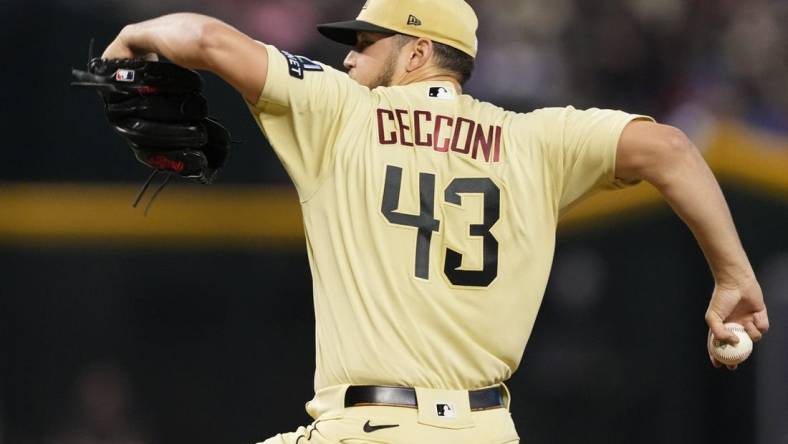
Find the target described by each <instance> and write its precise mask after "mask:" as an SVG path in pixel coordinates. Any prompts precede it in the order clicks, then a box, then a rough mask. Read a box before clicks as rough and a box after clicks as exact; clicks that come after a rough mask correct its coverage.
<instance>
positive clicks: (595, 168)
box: [535, 106, 653, 211]
mask: <svg viewBox="0 0 788 444" xmlns="http://www.w3.org/2000/svg"><path fill="white" fill-rule="evenodd" d="M535 114H536V115H537V117H538V119H539V120H540V121H541V124H540V125H539V126H540V128H541V129H542V134H541V136H542V138H543V140H542V146H543V148H544V149H546V150H547V152H546V153H545V160H546V163H547V168H548V170H549V173H550V177H551V179H552V181H553V185H554V189H555V190H556V191H557V193H556V197H557V199H558V202H557V206H558V209H559V211H563V210H564V209H566V208H568V207H569V206H571V205H572V204H573V203H575V202H577V201H579V200H580V199H581V198H583V197H585V196H587V195H589V194H591V193H593V192H594V191H598V190H602V189H616V188H624V187H627V186H630V185H634V184H636V183H637V182H633V183H626V182H624V181H621V180H619V179H617V178H616V176H615V170H616V152H617V149H618V141H619V139H620V138H621V133H622V132H623V131H624V127H626V126H627V124H628V123H630V122H632V121H633V120H639V119H646V120H653V119H652V118H651V117H648V116H641V115H636V114H628V113H625V112H623V111H616V110H608V109H597V108H591V109H587V110H577V109H575V108H573V107H571V106H569V107H566V108H545V109H542V110H539V111H536V112H535Z"/></svg>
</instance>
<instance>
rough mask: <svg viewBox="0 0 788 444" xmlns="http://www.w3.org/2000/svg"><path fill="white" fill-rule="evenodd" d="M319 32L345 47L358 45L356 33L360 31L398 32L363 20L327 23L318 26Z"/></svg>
mask: <svg viewBox="0 0 788 444" xmlns="http://www.w3.org/2000/svg"><path fill="white" fill-rule="evenodd" d="M317 30H318V32H320V33H321V34H323V36H324V37H326V38H328V39H330V40H333V41H335V42H339V43H342V44H344V45H350V46H355V45H356V33H357V32H360V31H365V32H382V33H386V34H395V33H396V31H392V30H390V29H386V28H384V27H382V26H378V25H373V24H372V23H369V22H365V21H362V20H350V21H347V22H336V23H325V24H322V25H317Z"/></svg>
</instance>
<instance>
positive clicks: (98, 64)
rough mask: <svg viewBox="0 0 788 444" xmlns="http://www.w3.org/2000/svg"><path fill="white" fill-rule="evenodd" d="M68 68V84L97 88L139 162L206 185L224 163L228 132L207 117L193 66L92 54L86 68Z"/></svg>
mask: <svg viewBox="0 0 788 444" xmlns="http://www.w3.org/2000/svg"><path fill="white" fill-rule="evenodd" d="M71 72H72V74H73V76H74V78H75V81H74V82H72V83H71V85H72V86H78V87H86V88H93V89H95V90H96V91H98V93H99V95H100V96H101V98H102V100H103V101H104V109H105V111H106V114H107V119H108V120H109V123H110V125H111V126H112V128H113V129H114V130H115V131H117V133H118V134H120V135H121V136H122V137H123V138H124V139H125V140H126V142H127V143H128V144H129V146H130V147H131V149H132V151H133V152H134V155H135V156H136V157H137V159H139V161H140V162H142V163H144V164H145V165H147V166H149V167H151V168H153V169H154V170H155V171H164V172H167V173H170V174H175V175H179V176H181V177H185V178H188V179H193V180H196V181H198V182H201V183H204V184H209V183H211V182H212V181H213V180H214V178H215V177H216V174H217V173H218V172H219V170H221V168H222V166H224V163H225V161H226V160H227V156H228V154H229V145H230V134H229V132H228V131H227V129H225V128H224V127H223V126H222V125H221V124H220V123H218V122H217V121H215V120H213V119H210V118H208V117H207V108H208V106H207V103H206V101H205V97H203V96H202V94H201V93H200V92H201V91H202V79H201V78H200V75H199V74H198V73H197V72H196V71H193V70H190V69H186V68H182V67H180V66H178V65H175V64H173V63H168V62H154V61H148V60H143V59H110V60H105V59H101V58H92V59H91V60H90V61H89V62H88V66H87V71H81V70H77V69H73V70H72V71H71ZM154 175H155V172H154ZM152 177H153V176H151V178H152Z"/></svg>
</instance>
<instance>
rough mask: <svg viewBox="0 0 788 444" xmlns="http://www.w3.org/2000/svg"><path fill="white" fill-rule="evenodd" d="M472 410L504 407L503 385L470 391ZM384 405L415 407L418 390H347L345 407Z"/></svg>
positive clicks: (356, 387)
mask: <svg viewBox="0 0 788 444" xmlns="http://www.w3.org/2000/svg"><path fill="white" fill-rule="evenodd" d="M468 401H470V404H471V411H479V410H489V409H497V408H502V407H504V403H503V396H502V395H501V386H496V387H490V388H486V389H481V390H470V391H468ZM369 405H384V406H393V407H408V408H412V409H415V408H417V406H418V403H417V402H416V390H415V389H413V388H410V387H384V386H379V385H351V386H350V387H348V388H347V391H346V392H345V407H359V406H369Z"/></svg>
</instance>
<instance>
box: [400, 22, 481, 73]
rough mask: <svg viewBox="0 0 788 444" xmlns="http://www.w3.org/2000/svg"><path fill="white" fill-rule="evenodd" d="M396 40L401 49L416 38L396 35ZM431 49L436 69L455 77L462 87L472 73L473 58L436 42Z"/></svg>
mask: <svg viewBox="0 0 788 444" xmlns="http://www.w3.org/2000/svg"><path fill="white" fill-rule="evenodd" d="M397 38H398V40H399V42H398V43H399V46H400V48H402V47H403V46H405V45H406V44H407V43H408V42H409V41H411V40H413V39H415V38H416V37H413V36H409V35H405V34H397ZM432 49H433V55H434V56H435V64H436V65H437V66H438V67H440V68H443V69H445V70H446V71H449V72H451V73H452V74H454V75H456V76H457V80H459V82H460V85H464V84H465V82H467V81H468V79H470V78H471V73H472V72H473V66H474V59H473V57H471V56H470V55H468V54H465V53H464V52H462V51H460V50H459V49H456V48H452V47H451V46H449V45H444V44H443V43H438V42H436V41H433V42H432Z"/></svg>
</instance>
